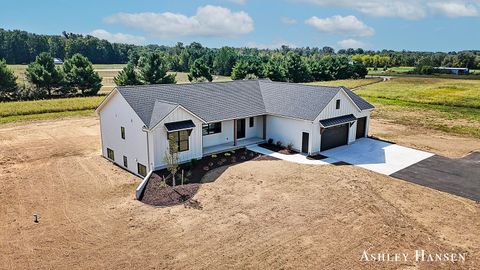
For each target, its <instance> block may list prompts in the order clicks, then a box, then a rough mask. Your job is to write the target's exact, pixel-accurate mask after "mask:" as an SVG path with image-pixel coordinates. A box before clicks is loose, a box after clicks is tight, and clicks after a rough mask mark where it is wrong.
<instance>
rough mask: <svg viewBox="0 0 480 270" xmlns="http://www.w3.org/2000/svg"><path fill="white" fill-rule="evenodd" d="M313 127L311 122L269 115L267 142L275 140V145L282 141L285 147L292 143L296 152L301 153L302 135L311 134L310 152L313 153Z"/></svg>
mask: <svg viewBox="0 0 480 270" xmlns="http://www.w3.org/2000/svg"><path fill="white" fill-rule="evenodd" d="M313 126H314V125H313V124H312V122H309V121H304V120H299V119H292V118H287V117H281V116H273V115H268V116H267V140H268V139H273V141H274V143H276V142H277V141H281V142H282V144H283V145H285V146H286V145H288V144H289V143H291V144H292V145H293V149H294V150H295V151H299V152H301V150H302V133H303V132H307V133H309V142H308V148H309V150H308V151H309V152H312V137H313V133H314V130H313ZM318 133H320V130H319V131H318Z"/></svg>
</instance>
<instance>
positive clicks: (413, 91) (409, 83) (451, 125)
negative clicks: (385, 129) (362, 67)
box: [356, 78, 480, 138]
mask: <svg viewBox="0 0 480 270" xmlns="http://www.w3.org/2000/svg"><path fill="white" fill-rule="evenodd" d="M356 93H357V94H359V95H360V96H362V97H364V98H365V99H367V100H368V101H369V102H371V103H373V104H374V105H375V106H376V109H375V111H374V117H375V118H377V119H383V120H388V121H391V122H393V123H397V124H403V125H406V126H410V127H422V128H427V129H436V130H441V131H445V132H449V133H453V134H463V135H469V136H474V137H477V138H480V81H475V80H448V79H433V78H394V79H392V80H390V81H386V82H381V83H378V84H372V85H368V86H365V87H362V88H360V89H358V90H357V91H356Z"/></svg>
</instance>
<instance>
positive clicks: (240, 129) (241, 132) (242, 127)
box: [237, 119, 245, 139]
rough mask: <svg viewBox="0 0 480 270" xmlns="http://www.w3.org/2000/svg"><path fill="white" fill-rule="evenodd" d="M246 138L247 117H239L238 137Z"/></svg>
mask: <svg viewBox="0 0 480 270" xmlns="http://www.w3.org/2000/svg"><path fill="white" fill-rule="evenodd" d="M243 138H245V119H237V139H243Z"/></svg>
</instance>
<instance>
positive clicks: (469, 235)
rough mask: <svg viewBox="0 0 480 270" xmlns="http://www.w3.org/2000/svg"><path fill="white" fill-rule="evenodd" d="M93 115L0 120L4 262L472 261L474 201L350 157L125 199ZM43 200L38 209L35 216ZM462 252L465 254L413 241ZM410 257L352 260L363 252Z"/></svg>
mask: <svg viewBox="0 0 480 270" xmlns="http://www.w3.org/2000/svg"><path fill="white" fill-rule="evenodd" d="M99 140H100V135H99V127H98V120H97V119H95V118H94V117H88V118H81V119H78V118H75V119H69V120H61V121H49V122H40V123H35V124H22V125H19V124H15V125H8V126H3V127H0V146H1V147H0V174H1V175H2V177H1V179H0V193H1V194H2V196H0V211H1V213H2V218H1V219H0V251H1V252H0V268H1V269H67V268H68V269H98V268H102V269H153V268H156V269H165V268H168V269H180V268H182V269H206V268H208V269H225V268H230V269H246V268H247V269H271V268H273V269H279V268H282V269H299V268H303V269H305V268H315V269H359V268H362V269H365V268H367V267H368V268H370V269H399V268H402V269H474V268H475V267H476V266H478V265H479V264H480V235H479V234H478V233H477V230H478V227H479V226H480V206H479V205H478V204H476V203H475V202H473V201H470V200H467V199H463V198H459V197H456V196H452V195H449V194H446V193H442V192H439V191H435V190H431V189H428V188H424V187H421V186H417V185H414V184H410V183H407V182H404V181H400V180H396V179H393V178H390V177H387V176H383V175H379V174H375V173H373V172H370V171H366V170H363V169H360V168H356V167H352V166H330V165H329V166H324V167H322V169H321V170H319V169H318V167H315V166H305V165H298V164H293V163H287V162H284V161H254V162H246V163H243V164H240V165H236V166H233V167H230V168H228V169H227V170H226V171H225V172H224V173H223V174H222V175H221V176H220V177H219V178H218V179H217V180H216V181H215V182H213V183H208V184H204V185H202V186H201V188H200V191H199V192H198V193H197V194H196V195H195V199H197V200H198V201H199V202H200V203H201V206H202V208H201V209H192V208H185V207H184V206H183V205H180V206H175V207H170V208H153V207H149V206H146V205H143V204H142V203H140V202H138V201H136V200H134V189H135V186H136V185H137V184H138V183H139V181H140V179H138V178H136V177H134V176H132V175H131V174H129V173H127V172H125V171H123V170H121V169H120V168H118V167H116V166H113V165H111V164H110V163H109V162H107V161H106V160H105V159H103V158H101V157H100V152H99V149H100V145H99ZM34 213H37V214H39V216H40V223H39V224H35V223H33V222H32V215H33V214H34ZM416 249H424V250H426V251H427V252H432V253H444V252H459V253H464V252H466V253H467V255H466V262H465V263H456V264H452V263H441V262H416V261H415V260H414V259H413V256H414V255H413V253H414V251H415V250H416ZM364 250H367V251H368V252H370V253H375V252H389V253H395V252H397V253H398V252H405V253H407V254H409V256H410V258H409V259H410V260H409V261H407V262H382V263H374V262H361V261H360V258H361V255H362V252H363V251H364Z"/></svg>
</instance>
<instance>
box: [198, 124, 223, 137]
mask: <svg viewBox="0 0 480 270" xmlns="http://www.w3.org/2000/svg"><path fill="white" fill-rule="evenodd" d="M221 132H222V123H221V122H217V123H211V124H207V125H203V131H202V134H203V136H205V135H210V134H216V133H221Z"/></svg>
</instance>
